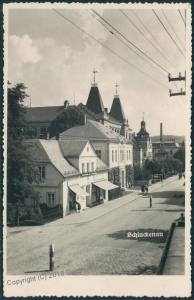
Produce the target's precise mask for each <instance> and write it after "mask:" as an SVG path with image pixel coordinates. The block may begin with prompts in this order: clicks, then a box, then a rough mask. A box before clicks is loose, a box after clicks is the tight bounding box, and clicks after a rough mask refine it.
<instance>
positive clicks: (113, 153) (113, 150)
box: [112, 150, 114, 162]
mask: <svg viewBox="0 0 194 300" xmlns="http://www.w3.org/2000/svg"><path fill="white" fill-rule="evenodd" d="M112 162H114V150H112Z"/></svg>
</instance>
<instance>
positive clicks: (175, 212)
mask: <svg viewBox="0 0 194 300" xmlns="http://www.w3.org/2000/svg"><path fill="white" fill-rule="evenodd" d="M183 188H184V187H183V180H178V179H177V177H174V178H171V179H170V180H167V181H166V182H164V183H163V184H159V185H157V184H156V185H155V187H154V185H153V187H152V197H153V207H152V208H149V198H148V197H147V196H140V195H139V194H138V193H137V192H133V193H131V194H128V195H125V196H123V197H122V198H120V199H117V200H114V201H112V202H110V203H108V204H104V205H101V207H97V208H93V209H88V210H86V211H85V212H83V213H82V214H80V215H79V214H77V215H74V216H69V217H66V218H64V219H60V220H57V221H55V222H52V223H49V224H46V225H43V226H38V227H29V228H23V229H22V228H14V229H8V236H7V249H8V252H7V256H8V257H7V258H8V259H7V268H8V270H7V272H8V274H12V275H14V274H27V273H29V274H30V273H31V272H32V273H34V272H35V273H36V272H41V271H47V270H48V249H49V245H50V243H53V244H54V245H55V270H56V271H62V270H63V271H64V273H65V274H68V275H70V274H72V275H98V274H99V275H100V274H109V275H111V274H115V275H116V274H120V275H135V274H137V275H140V274H154V273H155V272H156V269H157V267H158V264H159V262H160V258H161V255H162V251H163V247H164V242H165V238H166V235H167V231H168V229H169V227H170V225H171V222H172V221H173V220H174V219H176V218H178V217H179V215H180V212H182V211H184V196H183ZM177 194H179V197H177ZM107 207H108V208H107ZM95 211H96V216H95ZM103 211H104V212H106V213H104V214H103ZM88 216H89V217H88ZM76 218H77V220H76ZM133 231H135V232H148V233H149V232H157V231H159V232H162V234H163V237H161V238H159V237H154V238H147V239H145V238H144V239H143V238H139V239H136V238H128V237H127V234H128V232H133Z"/></svg>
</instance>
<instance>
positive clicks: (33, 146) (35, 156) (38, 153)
mask: <svg viewBox="0 0 194 300" xmlns="http://www.w3.org/2000/svg"><path fill="white" fill-rule="evenodd" d="M25 146H26V147H27V151H28V152H29V154H30V157H31V158H32V160H33V161H36V162H43V163H49V162H50V159H49V156H48V154H47V153H46V152H45V150H44V148H43V146H42V145H41V143H40V140H39V139H28V140H25Z"/></svg>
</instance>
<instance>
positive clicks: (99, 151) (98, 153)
mask: <svg viewBox="0 0 194 300" xmlns="http://www.w3.org/2000/svg"><path fill="white" fill-rule="evenodd" d="M96 155H97V156H98V157H99V158H100V159H101V150H96Z"/></svg>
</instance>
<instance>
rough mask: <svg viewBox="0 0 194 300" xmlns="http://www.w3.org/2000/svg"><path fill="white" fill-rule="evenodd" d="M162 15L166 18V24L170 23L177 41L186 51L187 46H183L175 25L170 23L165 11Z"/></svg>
mask: <svg viewBox="0 0 194 300" xmlns="http://www.w3.org/2000/svg"><path fill="white" fill-rule="evenodd" d="M162 14H163V16H164V18H165V20H166V22H167V23H168V25H169V27H170V28H171V30H172V31H173V33H174V34H175V36H176V38H177V40H178V41H179V43H180V45H181V46H182V47H183V48H184V50H185V46H184V45H183V44H182V41H181V40H180V38H179V36H178V34H177V33H176V31H175V29H174V27H173V25H172V24H171V23H170V21H169V19H168V17H167V15H166V14H165V12H164V11H163V10H162Z"/></svg>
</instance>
